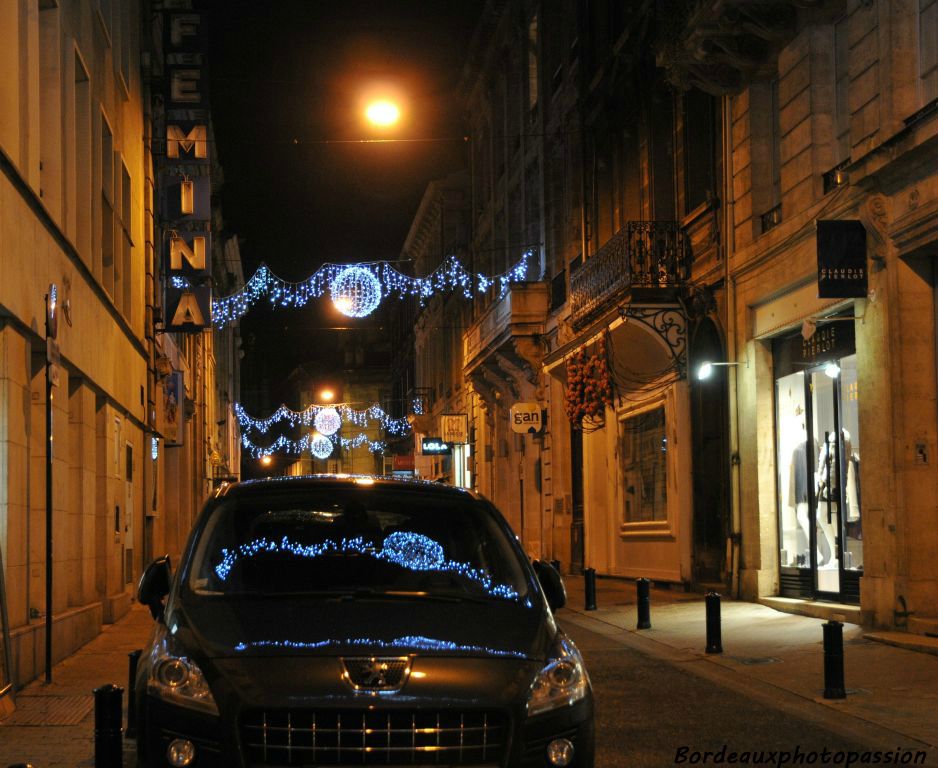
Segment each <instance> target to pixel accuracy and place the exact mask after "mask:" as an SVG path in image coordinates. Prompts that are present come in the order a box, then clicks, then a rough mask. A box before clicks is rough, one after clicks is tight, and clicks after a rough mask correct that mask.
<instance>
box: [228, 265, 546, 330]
mask: <svg viewBox="0 0 938 768" xmlns="http://www.w3.org/2000/svg"><path fill="white" fill-rule="evenodd" d="M532 257H533V251H531V250H527V251H524V252H523V253H522V255H521V258H520V259H519V260H518V262H517V263H516V264H514V265H513V266H512V267H510V268H509V269H508V270H507V271H505V272H502V273H500V274H497V275H491V276H487V275H483V274H472V273H470V272H469V271H468V270H467V269H466V268H465V267H464V266H463V265H462V262H460V261H459V259H458V258H457V257H456V256H448V257H447V258H446V259H445V260H444V261H443V263H442V264H440V266H439V267H437V268H436V269H435V270H434V271H433V272H431V273H430V274H429V275H427V276H426V277H411V276H410V275H405V274H404V273H403V272H401V271H399V270H397V269H395V268H394V267H393V266H392V265H391V264H390V263H389V262H387V261H373V262H362V263H360V264H331V263H330V264H323V265H322V266H321V267H320V268H319V269H317V270H316V271H315V272H314V273H313V274H312V275H310V276H309V277H307V278H306V279H305V280H303V281H301V282H298V283H294V282H288V281H286V280H284V279H282V278H280V277H278V276H277V275H275V274H274V273H273V272H271V270H270V268H269V267H268V266H267V265H266V264H261V265H260V267H258V269H257V271H256V272H255V273H254V274H253V275H252V276H251V278H250V279H249V280H248V281H247V283H246V284H245V286H244V288H242V289H241V290H239V291H237V292H236V293H233V294H231V295H230V296H223V297H220V298H218V299H215V300H214V301H213V302H212V322H213V323H214V324H215V326H216V327H217V328H222V327H224V326H225V325H227V324H228V323H230V322H233V321H235V320H237V319H238V318H240V317H242V316H243V315H245V314H246V313H247V312H248V310H249V309H251V307H253V306H254V305H255V304H256V303H257V302H259V301H260V300H261V299H262V298H265V297H266V298H267V300H268V301H269V302H270V305H271V306H272V307H293V308H297V309H298V308H300V307H302V306H304V305H305V304H306V303H307V302H308V301H310V299H314V298H319V297H320V296H322V295H324V294H325V292H326V291H327V290H328V291H329V292H330V294H331V295H332V297H333V300H334V301H335V302H336V306H337V307H338V309H339V310H340V311H341V312H343V313H344V314H346V315H349V316H350V317H365V316H366V315H368V314H370V313H371V312H373V311H374V310H375V309H376V308H377V306H378V304H380V302H381V300H382V299H383V298H384V297H386V296H390V295H391V294H396V295H397V296H398V297H399V298H402V299H403V298H404V297H405V296H418V297H419V298H420V300H421V301H426V300H427V299H429V298H430V297H431V296H433V295H434V294H435V293H440V292H442V291H456V290H458V291H461V292H462V294H463V296H464V297H465V298H467V299H468V298H471V297H472V295H473V293H482V292H484V291H487V290H488V289H489V288H491V287H492V286H493V285H497V286H498V287H499V297H501V296H504V295H505V293H506V292H507V291H508V286H509V285H510V284H511V283H517V282H521V281H523V280H525V279H526V276H527V272H528V266H529V262H530V260H531V259H532ZM366 275H367V276H366ZM353 313H354V314H353Z"/></svg>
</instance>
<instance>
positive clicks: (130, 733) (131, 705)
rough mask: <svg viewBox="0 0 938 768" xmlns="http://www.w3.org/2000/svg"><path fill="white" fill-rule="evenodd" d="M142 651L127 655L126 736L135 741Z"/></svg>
mask: <svg viewBox="0 0 938 768" xmlns="http://www.w3.org/2000/svg"><path fill="white" fill-rule="evenodd" d="M141 653H143V651H141V650H140V649H137V650H136V651H131V652H130V653H128V654H127V662H128V664H127V730H126V731H125V732H124V735H125V736H126V737H127V738H129V739H133V738H135V737H136V735H137V696H136V693H137V662H139V661H140V654H141Z"/></svg>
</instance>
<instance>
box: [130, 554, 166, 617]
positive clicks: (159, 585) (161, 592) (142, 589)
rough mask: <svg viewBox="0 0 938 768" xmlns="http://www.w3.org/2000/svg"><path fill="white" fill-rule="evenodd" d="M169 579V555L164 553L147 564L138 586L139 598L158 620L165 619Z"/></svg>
mask: <svg viewBox="0 0 938 768" xmlns="http://www.w3.org/2000/svg"><path fill="white" fill-rule="evenodd" d="M169 581H170V563H169V555H163V556H162V557H158V558H156V560H154V561H153V562H152V563H150V564H149V565H148V566H147V568H146V570H145V571H144V572H143V576H141V577H140V584H139V585H138V586H137V599H138V600H139V601H140V602H141V603H143V605H145V606H147V607H148V608H149V609H150V613H151V615H152V616H153V618H154V619H156V620H157V621H162V620H163V598H164V597H166V595H168V594H169Z"/></svg>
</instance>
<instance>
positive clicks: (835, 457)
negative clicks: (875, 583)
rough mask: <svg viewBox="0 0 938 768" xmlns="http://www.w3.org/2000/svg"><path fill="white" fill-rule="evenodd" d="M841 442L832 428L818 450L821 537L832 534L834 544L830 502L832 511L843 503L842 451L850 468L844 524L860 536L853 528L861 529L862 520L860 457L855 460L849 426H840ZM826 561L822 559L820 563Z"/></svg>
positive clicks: (847, 470)
mask: <svg viewBox="0 0 938 768" xmlns="http://www.w3.org/2000/svg"><path fill="white" fill-rule="evenodd" d="M840 437H841V441H842V442H841V445H840V446H838V445H837V433H836V432H832V433H830V434H829V435H828V436H827V443H826V444H824V445H822V446H821V451H820V453H819V454H818V466H817V473H816V475H815V477H817V505H818V508H817V521H818V537H819V538H820V536H821V534H822V532H823V534H824V535H825V536H827V537H828V539H829V543H830V545H831V547H832V548H833V544H834V540H835V539H834V537H835V536H836V533H835V531H834V526H835V518H834V517H833V514H832V515H831V521H830V522H828V520H827V510H828V504H829V505H830V509H831V512H832V513H837V511H838V509H837V507H838V505H839V504H840V499H841V497H840V489H839V488H838V485H837V483H838V479H839V478H840V475H841V472H842V471H843V470H842V469H841V468H839V467H838V462H839V461H840V458H841V454H840V451H841V450H842V451H843V455H844V456H846V457H847V460H846V462H845V467H844V469H845V470H846V483H845V486H844V506H845V508H844V510H843V512H844V526H845V529H846V530H847V535H849V536H853V537H854V538H859V536H856V535H855V534H854V532H853V531H852V530H851V529H853V528H856V531H857V532H859V522H860V495H859V493H858V486H857V465H858V463H859V458H857V459H856V460H854V453H853V447H852V445H851V443H850V433H849V432H848V431H847V430H846V429H841V430H840ZM821 564H822V563H821V562H820V561H819V562H818V565H821Z"/></svg>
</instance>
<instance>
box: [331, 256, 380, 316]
mask: <svg viewBox="0 0 938 768" xmlns="http://www.w3.org/2000/svg"><path fill="white" fill-rule="evenodd" d="M329 293H330V294H331V296H332V303H333V304H335V308H336V309H338V310H339V312H341V313H342V314H343V315H346V316H348V317H365V316H367V315H370V314H371V313H372V312H374V311H375V309H377V307H378V304H380V303H381V298H382V296H381V281H380V280H378V278H377V277H375V276H374V274H373V273H372V272H370V271H369V270H367V269H365V268H364V267H348V268H347V269H343V270H342V271H341V272H340V273H339V274H338V275H337V276H336V278H335V280H333V281H332V283H331V284H330V285H329Z"/></svg>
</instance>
